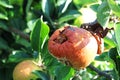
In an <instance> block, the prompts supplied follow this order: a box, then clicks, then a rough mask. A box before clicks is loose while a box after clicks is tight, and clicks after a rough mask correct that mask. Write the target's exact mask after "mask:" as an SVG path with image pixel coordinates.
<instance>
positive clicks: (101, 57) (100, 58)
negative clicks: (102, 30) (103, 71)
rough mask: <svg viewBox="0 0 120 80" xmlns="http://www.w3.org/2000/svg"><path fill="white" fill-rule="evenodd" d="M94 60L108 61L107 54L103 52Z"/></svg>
mask: <svg viewBox="0 0 120 80" xmlns="http://www.w3.org/2000/svg"><path fill="white" fill-rule="evenodd" d="M95 60H98V61H109V58H108V52H104V53H102V54H101V55H99V56H96V57H95Z"/></svg>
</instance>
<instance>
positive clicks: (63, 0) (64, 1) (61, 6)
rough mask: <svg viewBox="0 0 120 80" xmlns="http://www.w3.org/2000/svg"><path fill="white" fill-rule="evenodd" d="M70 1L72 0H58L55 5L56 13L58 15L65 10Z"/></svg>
mask: <svg viewBox="0 0 120 80" xmlns="http://www.w3.org/2000/svg"><path fill="white" fill-rule="evenodd" d="M71 2H72V0H58V2H57V6H58V15H59V16H60V15H61V14H63V13H64V12H66V11H67V9H68V6H69V5H70V3H71Z"/></svg>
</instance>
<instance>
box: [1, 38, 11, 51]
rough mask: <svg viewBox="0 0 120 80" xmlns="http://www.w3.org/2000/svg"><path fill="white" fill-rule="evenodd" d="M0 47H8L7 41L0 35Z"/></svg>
mask: <svg viewBox="0 0 120 80" xmlns="http://www.w3.org/2000/svg"><path fill="white" fill-rule="evenodd" d="M0 49H6V50H7V49H9V46H8V44H7V42H6V41H5V40H4V39H2V38H1V37H0Z"/></svg>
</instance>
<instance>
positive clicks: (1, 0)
mask: <svg viewBox="0 0 120 80" xmlns="http://www.w3.org/2000/svg"><path fill="white" fill-rule="evenodd" d="M0 6H3V7H6V8H13V6H12V5H10V4H8V2H7V1H6V0H0Z"/></svg>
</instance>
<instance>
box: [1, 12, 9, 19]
mask: <svg viewBox="0 0 120 80" xmlns="http://www.w3.org/2000/svg"><path fill="white" fill-rule="evenodd" d="M0 19H5V20H8V17H7V16H6V15H4V14H2V13H0Z"/></svg>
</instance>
